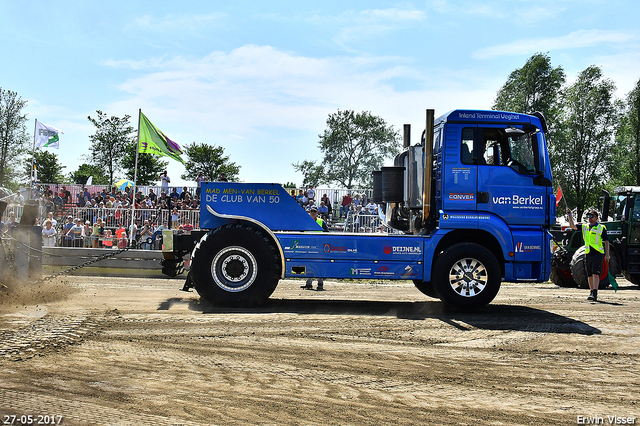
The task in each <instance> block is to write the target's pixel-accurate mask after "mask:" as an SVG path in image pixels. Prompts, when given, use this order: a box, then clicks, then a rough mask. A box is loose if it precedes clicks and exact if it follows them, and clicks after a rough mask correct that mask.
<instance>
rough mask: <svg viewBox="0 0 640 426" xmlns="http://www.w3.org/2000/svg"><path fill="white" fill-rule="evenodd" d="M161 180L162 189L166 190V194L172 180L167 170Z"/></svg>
mask: <svg viewBox="0 0 640 426" xmlns="http://www.w3.org/2000/svg"><path fill="white" fill-rule="evenodd" d="M159 179H160V186H161V187H162V189H164V190H165V192H169V183H170V182H171V179H170V178H169V176H168V175H167V171H166V170H165V171H164V173H162V174H161V175H160V178H159Z"/></svg>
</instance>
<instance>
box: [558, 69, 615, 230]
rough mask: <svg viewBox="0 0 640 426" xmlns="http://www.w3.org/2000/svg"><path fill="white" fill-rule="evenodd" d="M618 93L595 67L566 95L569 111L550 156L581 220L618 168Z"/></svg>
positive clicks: (568, 199) (562, 121) (565, 113)
mask: <svg viewBox="0 0 640 426" xmlns="http://www.w3.org/2000/svg"><path fill="white" fill-rule="evenodd" d="M614 91H615V85H614V83H613V82H612V81H611V80H609V79H606V78H604V77H603V75H602V71H601V70H600V68H599V67H597V66H593V65H592V66H590V67H588V68H587V69H585V70H584V71H582V72H581V73H580V74H579V75H578V79H577V81H576V82H575V83H574V84H573V85H571V86H569V87H568V88H567V89H566V90H564V91H563V93H562V102H563V104H564V105H565V108H564V110H563V112H562V115H561V117H560V118H561V123H560V129H559V132H558V141H557V143H554V144H553V145H552V146H551V147H550V156H551V163H552V164H555V168H554V177H555V178H557V179H558V180H559V181H560V183H561V184H562V187H563V192H564V195H565V197H567V201H568V202H569V203H573V204H575V205H576V207H577V209H578V217H581V216H582V212H583V211H584V209H585V208H586V207H589V206H591V205H595V204H596V201H597V198H598V196H599V195H600V190H601V189H602V188H603V186H604V184H605V182H606V181H607V179H608V178H609V176H610V173H609V171H610V170H611V169H612V167H613V166H614V165H613V164H612V163H613V159H614V155H613V153H614V145H615V141H614V138H613V135H614V131H615V129H616V126H617V125H618V121H619V106H618V104H617V103H616V102H615V100H614V95H613V93H614Z"/></svg>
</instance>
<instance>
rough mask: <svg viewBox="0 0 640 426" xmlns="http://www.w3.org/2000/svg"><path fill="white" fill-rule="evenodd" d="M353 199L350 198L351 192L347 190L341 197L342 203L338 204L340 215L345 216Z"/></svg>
mask: <svg viewBox="0 0 640 426" xmlns="http://www.w3.org/2000/svg"><path fill="white" fill-rule="evenodd" d="M352 201H353V199H352V198H351V193H350V192H347V195H345V196H344V197H342V205H340V217H343V216H346V215H347V212H348V211H349V206H350V205H351V202H352Z"/></svg>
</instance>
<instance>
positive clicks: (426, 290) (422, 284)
mask: <svg viewBox="0 0 640 426" xmlns="http://www.w3.org/2000/svg"><path fill="white" fill-rule="evenodd" d="M413 285H415V286H416V288H417V289H418V290H420V293H422V294H424V295H425V296H429V297H433V298H434V299H437V298H438V296H437V295H436V291H435V290H434V288H433V284H432V283H431V282H429V281H422V280H413Z"/></svg>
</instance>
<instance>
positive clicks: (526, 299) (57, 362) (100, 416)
mask: <svg viewBox="0 0 640 426" xmlns="http://www.w3.org/2000/svg"><path fill="white" fill-rule="evenodd" d="M618 281H619V282H620V284H621V288H620V290H619V291H618V292H617V293H614V292H613V291H601V292H600V293H601V294H600V298H601V302H599V303H591V302H587V301H586V296H587V291H585V290H578V289H562V288H557V287H555V286H554V285H553V284H549V283H547V284H511V283H505V284H503V287H502V289H501V291H500V293H499V295H498V297H497V299H496V300H495V301H494V302H493V303H492V304H491V305H490V306H489V307H487V308H486V309H484V310H483V311H481V312H478V313H473V314H463V313H449V312H445V311H443V309H442V306H441V304H440V302H439V301H437V300H434V299H429V298H427V297H426V296H423V295H422V294H421V293H419V292H418V291H417V290H416V289H415V288H414V287H413V285H412V284H410V283H395V284H392V283H385V284H369V283H358V284H353V283H344V282H332V281H328V282H326V283H325V288H326V291H324V292H317V291H308V290H302V289H300V288H299V285H300V284H301V282H300V281H289V280H285V281H282V282H281V283H280V285H279V286H278V289H277V290H276V292H275V293H274V295H273V296H272V299H271V301H270V303H269V304H267V305H266V306H263V307H261V308H258V309H219V308H213V307H211V306H209V305H207V304H206V303H203V302H201V301H200V300H199V298H198V296H197V294H196V293H184V292H181V291H179V290H178V289H179V288H180V287H181V284H182V281H181V280H164V279H139V278H135V279H131V278H129V279H127V278H108V279H107V278H93V277H72V278H69V277H67V278H64V279H62V280H59V281H57V282H54V283H48V284H46V285H45V286H42V287H38V288H29V287H27V286H22V287H21V290H20V291H18V290H16V289H14V290H13V291H12V292H10V293H9V292H7V289H3V290H2V291H0V424H3V423H2V422H3V421H8V422H13V423H9V424H23V423H21V421H24V422H27V423H28V421H29V418H28V417H27V416H29V415H31V416H33V418H32V419H33V421H34V423H33V424H37V421H38V420H40V421H41V422H40V424H51V423H52V422H51V419H52V417H53V419H55V421H56V423H57V422H58V421H59V420H60V419H62V424H65V425H182V424H184V425H187V424H189V425H387V424H392V425H418V424H438V425H440V424H444V425H447V424H462V425H548V424H554V425H555V424H567V425H572V424H580V421H581V417H580V416H582V421H583V422H588V421H589V419H594V418H595V420H596V421H598V419H599V418H601V419H602V421H603V423H601V424H609V418H608V417H607V416H618V417H619V418H620V417H624V418H629V417H631V418H633V417H635V418H636V419H635V420H634V421H635V424H640V420H639V419H638V417H640V404H639V403H638V401H639V399H640V396H639V393H640V337H639V336H640V288H639V287H637V286H633V285H631V284H629V283H628V282H626V281H624V280H623V279H621V278H620V279H619V280H618ZM14 415H15V416H17V417H12V416H14ZM20 416H23V417H22V418H21V417H20ZM611 420H613V421H614V424H615V421H616V420H615V419H613V418H612V419H611ZM585 424H586V423H585ZM618 424H620V423H618Z"/></svg>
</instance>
